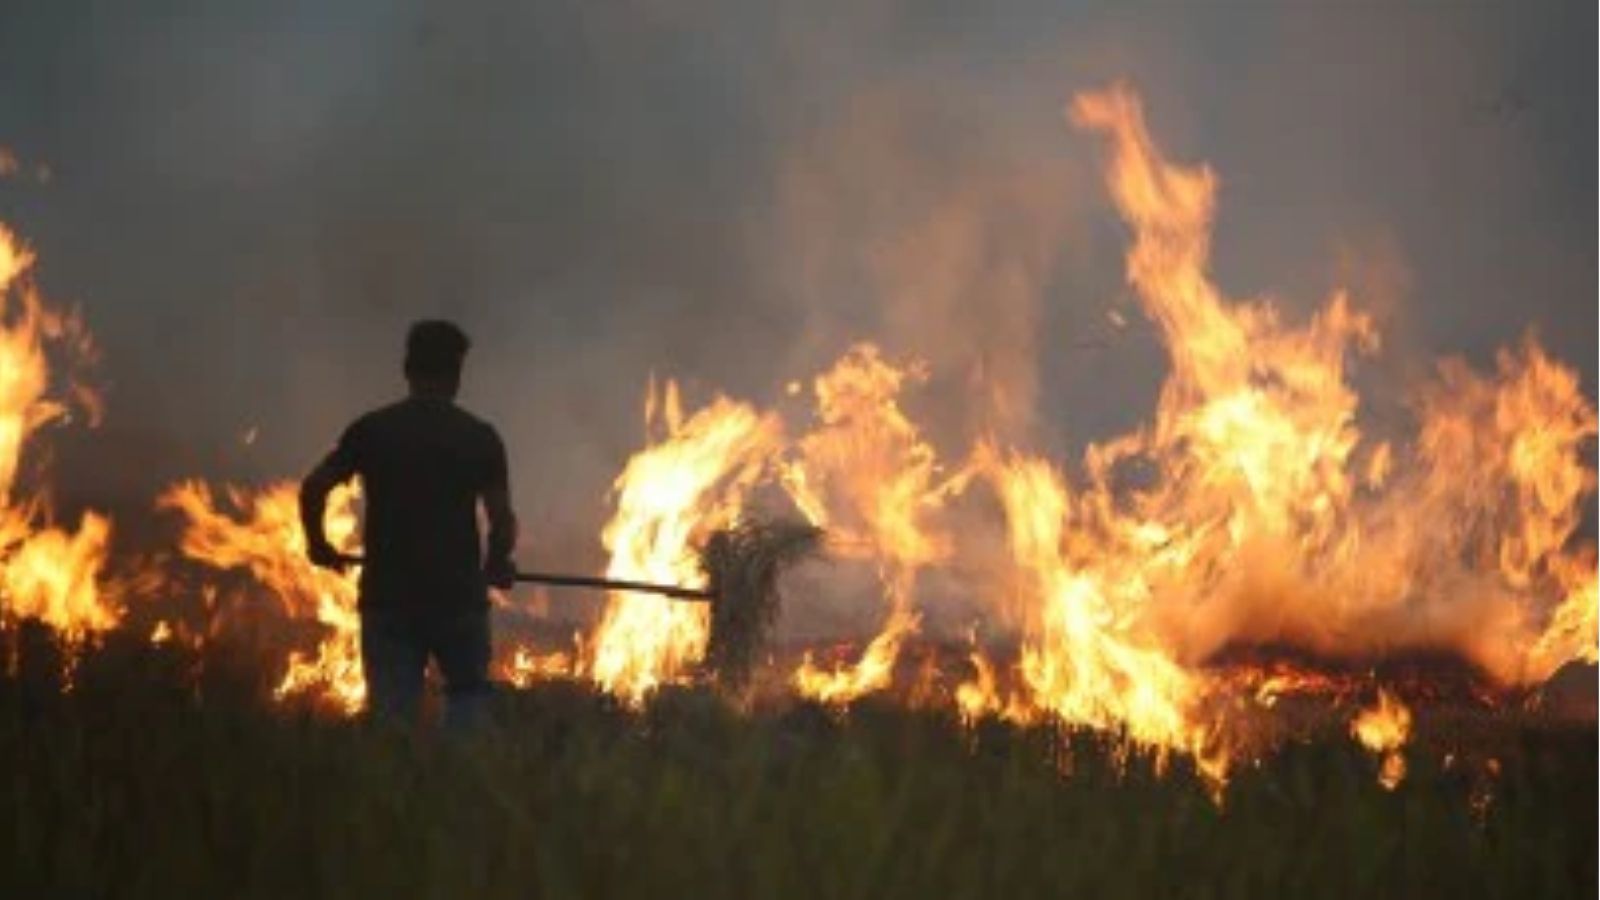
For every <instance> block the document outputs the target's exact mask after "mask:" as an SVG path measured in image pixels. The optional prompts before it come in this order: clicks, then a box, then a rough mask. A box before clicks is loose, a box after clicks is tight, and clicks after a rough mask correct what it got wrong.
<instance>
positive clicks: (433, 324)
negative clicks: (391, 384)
mask: <svg viewBox="0 0 1600 900" xmlns="http://www.w3.org/2000/svg"><path fill="white" fill-rule="evenodd" d="M471 346H472V342H471V341H470V340H468V339H467V336H466V334H465V333H464V332H462V330H461V329H460V328H457V327H456V325H455V323H454V322H446V321H444V320H443V319H425V320H423V321H421V322H417V323H415V324H413V325H412V326H411V331H410V332H409V333H408V334H407V335H406V366H405V368H406V381H408V382H410V383H411V391H412V393H428V394H444V395H446V396H449V397H454V396H455V394H456V390H457V388H459V387H460V386H461V362H462V360H464V359H466V356H467V349H468V348H469V347H471Z"/></svg>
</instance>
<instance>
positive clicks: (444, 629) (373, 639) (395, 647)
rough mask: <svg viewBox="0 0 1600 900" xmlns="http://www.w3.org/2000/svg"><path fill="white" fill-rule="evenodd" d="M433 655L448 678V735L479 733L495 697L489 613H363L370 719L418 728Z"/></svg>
mask: <svg viewBox="0 0 1600 900" xmlns="http://www.w3.org/2000/svg"><path fill="white" fill-rule="evenodd" d="M430 656H431V657H433V659H434V661H435V662H436V663H438V665H439V672H440V674H442V675H444V685H445V688H444V690H445V705H444V729H445V731H446V732H450V733H463V732H467V731H471V730H473V729H475V728H477V727H478V726H479V725H481V724H482V721H483V719H484V718H485V716H486V714H487V711H488V709H487V708H488V700H489V694H490V685H489V611H488V610H487V609H448V608H447V609H368V610H362V612H361V667H362V671H363V672H364V674H365V676H366V679H367V713H368V715H369V716H371V717H372V718H373V719H375V720H377V721H381V722H390V723H398V724H401V725H411V724H413V723H415V722H416V720H417V710H418V708H419V706H420V705H421V701H422V686H423V675H424V673H425V672H426V671H427V668H428V657H430Z"/></svg>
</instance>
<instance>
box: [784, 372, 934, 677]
mask: <svg viewBox="0 0 1600 900" xmlns="http://www.w3.org/2000/svg"><path fill="white" fill-rule="evenodd" d="M926 377H927V373H926V371H925V370H924V369H923V368H922V367H920V366H916V365H913V366H908V367H905V368H897V367H896V366H894V365H892V364H890V363H889V362H888V361H886V360H885V359H884V358H883V356H882V354H881V352H880V351H879V350H878V348H877V347H875V346H873V345H871V344H860V345H857V346H855V347H852V348H851V349H850V350H849V351H848V352H847V353H845V355H844V356H843V357H841V358H840V359H839V361H838V362H837V363H835V365H834V367H833V368H832V369H831V370H830V371H828V372H827V373H826V374H824V375H822V376H821V377H820V378H818V379H817V380H816V384H815V385H814V387H815V392H816V400H817V417H818V422H817V425H816V427H815V428H814V429H813V430H812V431H811V432H810V433H809V434H807V435H805V437H803V438H801V440H800V441H799V443H798V446H797V448H796V449H797V453H798V456H797V458H796V459H793V460H791V461H789V462H788V463H787V464H786V465H785V466H784V468H783V473H782V478H783V482H784V486H785V487H786V488H787V489H788V491H789V494H790V496H791V497H792V498H793V499H794V501H795V505H796V506H798V507H799V508H800V510H801V511H802V512H803V513H804V514H805V515H806V517H807V518H808V519H810V520H811V523H812V524H813V525H817V526H819V527H821V528H825V529H827V530H828V531H829V533H830V535H831V544H830V546H832V547H834V548H835V549H836V550H837V551H838V552H840V553H841V554H842V555H847V556H856V557H860V558H866V559H873V560H876V561H877V563H878V565H879V575H880V577H881V579H882V580H883V582H884V587H885V590H886V592H887V594H888V599H889V603H890V609H889V615H888V618H887V619H886V620H885V622H884V625H883V628H882V629H881V630H880V631H879V633H878V635H877V636H876V637H874V638H873V639H872V641H871V643H870V644H868V645H867V649H866V651H865V653H863V655H862V657H861V659H860V660H858V661H857V662H856V663H855V664H854V665H848V666H838V667H836V668H834V669H832V670H825V669H822V668H820V667H819V666H817V665H816V663H815V662H814V661H813V660H812V659H811V657H810V656H809V655H807V657H806V659H805V661H804V662H803V663H802V664H801V666H800V668H799V669H798V670H797V671H796V672H795V674H794V686H795V689H796V690H797V691H799V693H800V694H801V696H804V697H810V698H812V699H815V700H820V701H822V702H825V703H836V704H837V703H848V702H850V701H851V700H854V699H855V698H857V697H859V696H861V695H862V694H866V693H869V692H872V691H876V690H880V689H882V688H884V687H886V686H887V685H888V684H889V683H890V681H891V679H892V676H893V672H894V664H895V661H896V659H897V658H898V657H899V654H900V647H901V645H902V643H903V642H904V641H905V639H906V638H907V637H909V636H911V635H913V634H915V633H916V631H917V627H918V623H919V621H920V616H919V615H918V613H917V612H916V611H915V609H914V598H913V596H912V594H913V587H914V584H915V580H916V574H917V571H918V569H920V568H922V567H924V566H927V565H929V564H931V563H935V562H938V561H940V560H943V559H945V558H947V557H948V556H949V555H950V540H949V538H948V536H946V535H944V534H943V533H940V532H938V531H936V530H935V529H933V528H932V526H931V524H930V523H929V521H928V520H929V516H930V514H931V513H933V512H936V511H937V510H938V509H939V507H940V506H941V504H943V502H944V501H945V499H946V498H947V497H948V496H950V494H952V493H954V492H956V491H958V490H959V489H960V487H961V485H962V484H963V477H964V476H957V477H956V478H953V479H948V480H945V481H942V482H941V481H939V480H937V479H938V476H939V474H940V468H939V464H938V459H937V457H936V455H935V453H934V451H933V448H932V446H930V445H929V444H928V443H927V442H926V441H924V440H923V438H922V436H921V434H920V433H919V431H918V429H917V426H916V425H915V424H914V423H913V422H912V421H911V420H910V419H909V418H908V417H907V416H906V414H905V413H904V411H902V410H901V408H900V404H899V400H898V397H899V394H900V391H901V390H902V388H903V387H904V386H905V385H906V384H907V383H910V382H915V381H921V380H923V379H924V378H926Z"/></svg>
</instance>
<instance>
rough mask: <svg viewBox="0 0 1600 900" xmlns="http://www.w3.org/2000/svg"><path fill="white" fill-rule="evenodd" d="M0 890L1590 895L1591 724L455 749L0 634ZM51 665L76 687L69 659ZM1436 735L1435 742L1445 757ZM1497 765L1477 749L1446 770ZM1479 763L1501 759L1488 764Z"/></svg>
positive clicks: (552, 713)
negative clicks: (1384, 769) (1256, 739)
mask: <svg viewBox="0 0 1600 900" xmlns="http://www.w3.org/2000/svg"><path fill="white" fill-rule="evenodd" d="M0 637H3V638H4V644H3V646H4V647H5V648H6V655H7V662H8V666H7V667H6V674H5V676H4V679H3V680H0V771H3V772H4V773H5V774H4V777H3V780H0V896H6V897H38V896H48V897H55V896H69V897H80V896H81V897H102V896H122V897H147V896H148V897H173V896H196V897H201V896H211V897H324V896H327V897H334V896H338V897H355V896H421V897H464V896H483V897H552V898H553V897H573V898H577V897H583V898H595V897H691V896H692V897H708V898H709V897H730V898H732V897H762V898H779V897H807V898H844V897H863V898H866V897H872V898H888V897H952V898H955V897H1002V896H1003V897H1033V896H1094V897H1153V896H1159V897H1197V898H1198V897H1432V896H1438V897H1566V896H1593V892H1594V887H1595V880H1596V806H1595V803H1596V801H1595V798H1596V796H1597V794H1596V791H1597V786H1596V767H1597V759H1596V744H1595V734H1594V731H1593V729H1592V727H1591V728H1574V727H1571V726H1568V727H1555V726H1550V725H1541V724H1539V723H1537V722H1535V721H1533V720H1530V719H1527V718H1526V717H1523V716H1519V715H1515V714H1509V713H1508V714H1506V715H1505V716H1503V717H1498V718H1495V719H1493V720H1492V721H1484V720H1481V719H1479V720H1471V721H1467V720H1462V721H1456V722H1450V721H1443V722H1442V724H1436V725H1435V726H1434V727H1433V729H1432V730H1431V731H1429V730H1427V721H1428V720H1427V719H1424V720H1423V724H1424V729H1425V730H1424V733H1423V734H1422V735H1420V736H1419V738H1418V742H1419V743H1420V744H1421V745H1422V746H1423V747H1424V748H1425V749H1423V750H1418V751H1416V752H1413V753H1411V754H1410V759H1409V762H1410V773H1409V775H1408V777H1407V778H1406V779H1405V781H1404V782H1403V783H1402V784H1401V785H1400V786H1399V787H1398V789H1396V790H1394V791H1388V790H1385V789H1383V788H1382V787H1380V786H1379V785H1378V784H1377V783H1376V779H1375V777H1374V774H1375V771H1376V766H1377V763H1376V761H1375V760H1373V759H1372V758H1371V757H1370V756H1369V755H1367V754H1366V753H1364V752H1363V751H1362V750H1361V749H1360V748H1359V747H1357V746H1356V745H1355V744H1354V743H1353V742H1351V741H1350V740H1349V739H1348V736H1347V735H1345V734H1344V733H1343V732H1342V731H1341V730H1339V729H1338V728H1336V727H1333V726H1330V727H1329V728H1328V729H1327V730H1326V733H1324V734H1322V735H1321V736H1319V737H1315V738H1313V739H1310V740H1305V741H1297V742H1293V743H1291V744H1289V745H1287V746H1284V747H1282V748H1281V749H1279V750H1278V751H1277V752H1275V753H1273V754H1271V755H1270V756H1268V757H1266V758H1265V759H1264V760H1262V761H1261V762H1260V764H1259V765H1255V766H1246V767H1244V768H1242V769H1241V770H1239V771H1238V772H1236V774H1235V775H1234V776H1233V778H1232V780H1231V782H1230V784H1229V785H1228V787H1227V789H1226V792H1225V794H1224V795H1223V796H1222V798H1221V803H1220V805H1219V804H1218V803H1215V802H1213V800H1212V799H1211V797H1210V796H1209V795H1208V791H1207V789H1206V787H1205V785H1204V784H1202V783H1201V782H1200V780H1199V779H1198V778H1197V777H1196V776H1195V775H1193V773H1192V772H1190V771H1189V770H1188V769H1187V768H1186V766H1185V765H1184V764H1183V763H1182V761H1181V760H1175V761H1172V762H1171V764H1169V765H1168V766H1167V767H1166V769H1165V771H1163V772H1160V773H1158V772H1157V771H1156V767H1155V766H1154V764H1153V761H1152V760H1150V759H1147V758H1143V757H1141V756H1139V755H1137V754H1135V755H1133V756H1131V757H1130V758H1127V759H1126V760H1125V761H1123V762H1121V763H1119V759H1120V758H1121V757H1122V756H1123V755H1122V754H1119V753H1118V752H1117V749H1116V742H1115V741H1114V740H1113V739H1111V738H1109V737H1107V736H1103V735H1093V734H1083V733H1078V734H1062V733H1060V732H1058V731H1056V730H1054V729H1050V728H1033V729H1019V728H1014V727H1011V726H1006V725H1002V724H1000V723H989V724H984V725H980V726H978V727H977V728H975V729H968V728H963V727H962V726H961V725H959V723H957V722H956V721H954V719H953V718H952V717H951V716H949V715H948V714H946V713H939V712H932V711H917V710H911V709H907V708H904V707H901V706H895V705H890V704H887V703H876V704H875V703H871V702H866V703H862V704H858V705H857V706H856V707H855V708H853V709H852V710H851V711H850V713H849V714H848V716H843V717H841V716H838V715H836V714H833V713H829V712H825V711H823V710H821V709H819V708H817V707H814V706H809V705H803V704H801V705H789V706H786V707H782V708H775V709H771V710H762V711H757V712H750V713H740V712H737V711H735V710H734V709H733V708H731V707H730V706H729V705H728V704H727V703H726V702H724V701H723V700H721V699H719V698H718V697H716V696H714V695H712V694H710V693H708V692H705V691H699V690H682V691H669V692H666V693H664V694H662V695H661V696H659V697H658V698H657V699H656V701H655V702H654V703H652V704H651V705H650V706H649V707H648V708H647V709H646V710H645V711H644V712H642V713H632V712H629V711H627V710H624V709H620V708H618V707H617V706H616V705H615V704H614V703H612V702H610V701H608V700H606V699H604V698H602V697H600V696H597V695H596V694H594V693H592V692H591V691H589V690H587V689H586V688H582V687H579V686H576V685H573V684H562V683H552V684H546V685H540V686H536V687H534V688H532V689H529V690H525V691H515V692H513V691H506V692H505V693H504V695H503V697H502V699H501V701H500V703H499V708H498V709H497V722H496V725H495V727H493V728H492V729H491V730H489V731H487V732H485V733H484V734H482V735H478V736H474V737H472V738H470V739H463V740H459V741H450V740H445V739H442V738H440V737H439V736H436V735H427V734H424V735H421V736H418V735H402V734H396V733H380V732H375V731H373V730H371V729H369V728H367V727H365V726H363V725H362V724H360V723H358V722H352V721H345V720H340V719H337V718H334V717H329V716H326V715H322V714H318V713H316V712H314V711H312V710H309V709H305V708H285V707H282V706H275V705H273V704H272V703H271V702H270V701H268V700H265V699H263V698H264V696H265V690H264V689H265V685H264V683H263V682H262V680H261V679H262V675H261V673H262V672H263V671H264V669H263V668H262V667H260V666H258V665H256V663H255V661H254V660H253V659H252V658H251V656H250V653H249V652H248V651H246V650H244V649H243V648H229V647H225V646H220V645H213V646H211V647H209V648H207V649H206V650H204V651H193V650H189V649H185V648H181V647H177V646H173V645H167V646H163V647H151V646H149V645H148V644H147V643H145V642H144V641H141V640H135V639H133V638H132V637H129V636H127V634H126V633H123V632H119V633H113V634H112V635H110V636H109V637H107V638H106V639H105V641H104V642H103V643H102V644H101V645H99V646H98V647H97V648H95V649H93V650H90V651H89V652H87V653H85V654H83V656H82V658H81V659H79V660H78V662H77V663H76V664H75V665H72V666H68V665H66V664H65V661H64V659H63V655H62V652H61V648H60V647H59V645H58V644H57V643H56V642H55V641H54V639H53V638H52V637H51V636H50V635H49V634H48V633H47V632H45V631H44V630H42V629H36V628H30V627H26V626H24V627H22V628H20V629H19V628H11V629H9V630H8V631H5V632H4V633H0ZM67 671H70V675H65V674H64V673H65V672H67ZM1445 747H1454V748H1456V752H1455V753H1454V754H1453V755H1452V757H1451V759H1452V764H1451V765H1450V766H1448V767H1447V766H1445V765H1443V759H1444V754H1443V752H1437V751H1441V750H1442V748H1445ZM1474 754H1476V755H1477V757H1479V758H1480V762H1481V760H1482V759H1487V758H1488V756H1490V755H1492V756H1493V758H1494V759H1495V760H1496V762H1495V763H1494V764H1493V768H1491V769H1485V768H1484V766H1483V765H1478V764H1468V763H1467V762H1463V761H1464V760H1468V759H1470V758H1472V757H1473V756H1474ZM1495 768H1497V770H1498V771H1497V772H1496V771H1494V769H1495Z"/></svg>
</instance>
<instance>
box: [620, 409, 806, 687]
mask: <svg viewBox="0 0 1600 900" xmlns="http://www.w3.org/2000/svg"><path fill="white" fill-rule="evenodd" d="M645 419H646V425H647V427H651V428H657V427H659V428H660V429H661V430H662V432H663V433H662V435H661V437H660V439H659V440H658V441H657V442H655V443H652V444H651V445H650V446H649V447H647V448H646V449H644V450H642V451H640V452H639V453H637V454H635V455H634V457H633V458H632V459H630V460H629V461H628V465H627V467H626V468H625V469H624V470H623V472H622V474H621V475H620V476H618V478H617V481H616V486H615V491H616V498H617V510H616V513H615V514H614V515H613V516H612V518H611V521H610V523H609V524H607V525H606V528H605V532H604V534H603V535H602V540H603V541H604V543H605V546H606V549H607V550H609V551H610V553H611V562H610V564H609V566H608V567H607V569H606V574H607V575H608V576H609V577H612V578H621V579H629V580H635V581H653V582H663V583H669V584H681V585H685V586H689V587H699V586H702V583H703V581H704V575H703V574H702V573H701V572H700V571H699V568H698V566H697V564H696V561H695V558H694V555H693V551H692V545H693V543H694V542H695V541H697V540H699V539H701V538H703V537H704V536H705V535H706V534H708V533H709V532H710V531H711V530H713V529H715V528H718V527H720V526H723V525H727V524H729V523H731V522H732V521H733V520H734V518H735V517H736V516H737V515H738V512H739V509H740V505H741V503H742V502H743V498H744V495H745V492H746V491H747V490H748V489H749V488H750V487H751V486H752V485H753V484H754V483H755V482H756V481H757V479H758V478H759V476H760V475H761V473H762V471H763V469H764V468H765V467H766V466H767V464H768V462H769V459H770V457H771V455H772V453H774V452H775V451H776V450H777V448H778V447H779V445H780V439H781V434H782V430H781V426H780V424H779V422H778V420H777V418H776V417H773V416H770V415H759V414H757V413H756V412H755V410H753V409H751V408H750V407H748V406H745V405H744V404H741V403H735V402H733V401H731V400H727V399H724V398H720V397H719V398H717V399H716V400H714V401H712V402H711V404H709V405H708V406H706V407H705V408H703V409H701V410H699V411H698V412H696V413H695V414H694V415H693V416H690V417H689V418H688V419H687V420H686V419H684V417H683V412H682V404H681V400H680V398H679V394H678V388H677V385H676V384H674V383H671V382H669V383H668V384H667V385H666V388H665V389H664V391H662V392H661V393H660V394H659V395H658V393H657V391H656V390H655V389H654V388H653V387H652V389H651V390H650V391H649V392H648V394H647V396H646V411H645ZM709 628H710V611H709V610H708V609H707V607H706V606H705V604H701V603H686V602H681V601H675V600H670V599H667V598H665V597H660V596H656V595H653V594H642V593H634V592H618V593H614V594H612V596H611V601H610V603H609V605H608V606H607V607H606V611H605V615H604V617H603V618H602V620H601V622H600V626H599V628H598V630H597V631H596V634H595V637H594V640H593V642H592V647H593V651H594V656H593V659H592V661H591V664H590V666H589V671H590V672H591V674H592V676H593V678H594V680H595V681H596V683H598V684H599V685H600V686H601V687H602V688H603V689H604V690H606V691H607V692H609V693H612V694H616V695H618V696H620V697H623V698H624V699H626V700H627V701H628V702H630V703H632V704H635V705H637V704H640V703H642V702H643V701H644V698H645V696H646V695H647V694H649V693H650V692H651V691H653V690H655V689H656V688H657V687H659V686H660V685H661V684H663V683H667V682H671V681H674V680H678V679H681V678H684V677H686V676H687V675H688V674H689V672H690V670H691V668H692V667H693V666H694V665H695V664H696V663H698V662H699V661H700V660H701V659H703V658H704V657H705V652H706V642H707V640H708V638H709Z"/></svg>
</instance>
